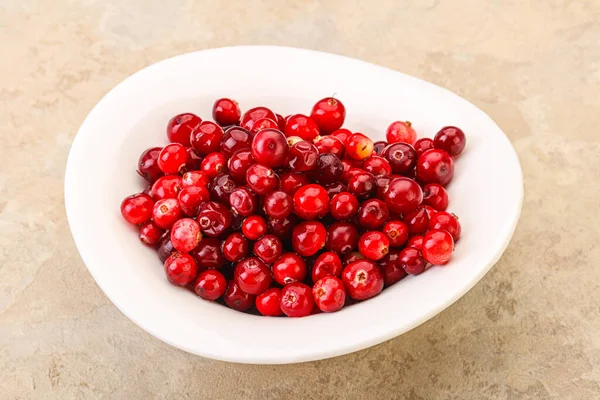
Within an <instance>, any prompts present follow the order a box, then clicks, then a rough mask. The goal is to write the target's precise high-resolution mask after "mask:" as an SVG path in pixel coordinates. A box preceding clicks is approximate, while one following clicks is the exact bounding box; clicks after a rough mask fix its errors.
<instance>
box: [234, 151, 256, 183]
mask: <svg viewBox="0 0 600 400" xmlns="http://www.w3.org/2000/svg"><path fill="white" fill-rule="evenodd" d="M252 164H256V161H254V158H253V157H252V152H251V151H250V150H249V149H242V150H238V151H236V152H235V153H234V154H233V155H232V156H231V158H230V159H229V160H228V161H227V167H228V168H229V175H231V176H232V177H233V179H235V180H236V181H237V182H239V183H246V172H248V168H250V166H251V165H252Z"/></svg>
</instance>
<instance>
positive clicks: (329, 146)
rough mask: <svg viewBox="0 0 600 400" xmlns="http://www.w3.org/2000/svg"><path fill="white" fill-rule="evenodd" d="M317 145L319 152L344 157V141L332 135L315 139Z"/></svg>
mask: <svg viewBox="0 0 600 400" xmlns="http://www.w3.org/2000/svg"><path fill="white" fill-rule="evenodd" d="M315 147H316V148H317V150H318V151H319V154H335V155H336V156H338V157H339V158H340V159H341V158H342V157H344V153H345V152H346V148H345V147H344V143H342V141H341V140H340V139H339V138H337V137H335V136H332V135H327V136H321V137H320V138H318V139H317V140H316V141H315Z"/></svg>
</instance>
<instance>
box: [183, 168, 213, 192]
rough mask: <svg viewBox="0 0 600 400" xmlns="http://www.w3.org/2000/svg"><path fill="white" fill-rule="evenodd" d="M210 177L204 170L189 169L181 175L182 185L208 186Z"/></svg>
mask: <svg viewBox="0 0 600 400" xmlns="http://www.w3.org/2000/svg"><path fill="white" fill-rule="evenodd" d="M209 182H210V178H209V177H208V175H206V173H205V172H202V171H188V172H186V173H185V174H183V176H182V177H181V186H182V187H184V188H185V187H188V186H204V187H206V186H208V183H209Z"/></svg>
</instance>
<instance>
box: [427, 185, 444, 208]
mask: <svg viewBox="0 0 600 400" xmlns="http://www.w3.org/2000/svg"><path fill="white" fill-rule="evenodd" d="M423 204H426V205H428V206H431V207H433V208H435V209H436V210H438V211H445V210H446V208H448V192H446V189H444V187H443V186H442V185H440V184H437V183H428V184H426V185H423Z"/></svg>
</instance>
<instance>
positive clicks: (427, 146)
mask: <svg viewBox="0 0 600 400" xmlns="http://www.w3.org/2000/svg"><path fill="white" fill-rule="evenodd" d="M431 149H433V140H431V139H429V138H423V139H419V140H417V141H416V142H415V151H416V152H417V156H420V155H421V154H423V153H425V152H426V151H427V150H431Z"/></svg>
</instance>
